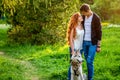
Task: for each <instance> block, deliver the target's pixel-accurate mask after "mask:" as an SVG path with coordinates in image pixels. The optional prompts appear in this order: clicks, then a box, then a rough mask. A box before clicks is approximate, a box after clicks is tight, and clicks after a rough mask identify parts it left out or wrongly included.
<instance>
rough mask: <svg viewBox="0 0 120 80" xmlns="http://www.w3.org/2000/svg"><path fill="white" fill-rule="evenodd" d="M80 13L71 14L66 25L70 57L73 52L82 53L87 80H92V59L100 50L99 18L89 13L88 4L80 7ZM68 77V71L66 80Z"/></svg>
mask: <svg viewBox="0 0 120 80" xmlns="http://www.w3.org/2000/svg"><path fill="white" fill-rule="evenodd" d="M80 13H81V15H82V16H81V15H80ZM80 13H75V14H73V15H72V17H71V19H70V21H69V25H68V30H67V38H68V44H69V45H70V57H71V56H72V54H74V53H75V50H78V49H79V50H80V53H82V51H83V52H84V57H85V60H86V62H87V70H88V80H93V75H94V66H93V62H94V57H95V54H96V52H100V50H101V48H100V41H101V36H102V30H101V21H100V18H99V16H98V15H97V14H95V13H94V12H92V11H91V9H90V6H89V5H88V4H83V5H82V6H81V7H80ZM70 77H71V73H70V69H69V71H68V80H70Z"/></svg>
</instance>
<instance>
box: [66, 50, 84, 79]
mask: <svg viewBox="0 0 120 80" xmlns="http://www.w3.org/2000/svg"><path fill="white" fill-rule="evenodd" d="M69 52H70V58H71V56H72V54H71V52H72V50H71V48H69ZM82 52H83V50H80V53H81V54H82ZM67 80H71V65H70V67H69V69H68V79H67Z"/></svg>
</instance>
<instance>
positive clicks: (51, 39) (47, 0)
mask: <svg viewBox="0 0 120 80" xmlns="http://www.w3.org/2000/svg"><path fill="white" fill-rule="evenodd" d="M2 4H3V6H4V12H5V14H6V17H7V18H8V21H7V22H8V23H10V24H12V26H13V27H12V28H11V29H10V30H9V31H8V36H9V41H10V42H15V43H16V42H17V43H26V42H27V43H31V44H43V43H51V44H53V43H56V42H60V41H61V42H64V41H65V40H64V38H65V36H66V29H67V23H68V20H69V18H70V16H71V15H72V14H73V13H74V12H76V11H77V12H78V11H79V10H77V9H78V7H79V5H80V1H78V0H75V1H69V0H57V1H56V0H12V1H11V0H9V1H8V0H3V3H2ZM71 5H72V6H71Z"/></svg>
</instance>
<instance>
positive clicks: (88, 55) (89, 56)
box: [83, 41, 97, 80]
mask: <svg viewBox="0 0 120 80" xmlns="http://www.w3.org/2000/svg"><path fill="white" fill-rule="evenodd" d="M96 48H97V47H96V45H92V42H91V41H83V51H84V57H85V60H86V62H87V70H88V80H92V78H93V75H94V65H93V62H94V57H95V54H96Z"/></svg>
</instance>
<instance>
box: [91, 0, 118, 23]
mask: <svg viewBox="0 0 120 80" xmlns="http://www.w3.org/2000/svg"><path fill="white" fill-rule="evenodd" d="M119 3H120V0H113V1H110V0H104V1H103V0H95V1H94V4H93V5H91V7H92V10H93V11H95V12H96V13H98V14H99V16H100V17H101V19H102V21H109V22H111V23H116V24H120V22H119V21H120V18H119V17H120V15H119V14H120V5H119ZM108 4H109V5H108Z"/></svg>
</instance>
